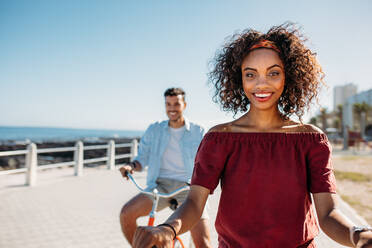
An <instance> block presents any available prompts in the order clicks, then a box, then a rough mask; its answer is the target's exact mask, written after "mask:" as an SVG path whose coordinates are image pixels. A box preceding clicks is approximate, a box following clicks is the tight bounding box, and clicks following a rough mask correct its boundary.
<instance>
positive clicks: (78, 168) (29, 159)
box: [0, 139, 138, 186]
mask: <svg viewBox="0 0 372 248" xmlns="http://www.w3.org/2000/svg"><path fill="white" fill-rule="evenodd" d="M137 146H138V142H137V140H136V139H133V140H132V142H131V143H122V144H115V142H114V141H113V140H110V141H109V142H108V144H107V145H92V146H84V144H83V142H81V141H78V142H76V144H75V146H74V147H59V148H42V149H37V147H36V144H34V143H31V144H29V145H28V146H27V150H17V151H4V152H0V157H6V156H15V155H26V160H25V168H20V169H13V170H4V171H0V176H1V175H9V174H15V173H24V172H25V173H26V185H28V186H33V185H35V184H36V178H37V171H38V170H45V169H51V168H58V167H67V166H74V175H75V176H81V175H82V174H83V168H84V164H88V163H97V162H106V165H107V169H109V170H114V169H115V164H116V163H115V160H117V159H123V158H131V159H133V158H134V157H135V156H137ZM122 147H130V153H126V154H118V155H116V153H115V149H116V148H122ZM100 149H106V150H107V156H106V157H99V158H91V159H84V151H88V150H100ZM56 152H74V160H73V161H68V162H62V163H52V164H47V165H41V166H38V163H37V155H38V154H42V153H56Z"/></svg>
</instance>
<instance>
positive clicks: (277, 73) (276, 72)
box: [269, 71, 280, 77]
mask: <svg viewBox="0 0 372 248" xmlns="http://www.w3.org/2000/svg"><path fill="white" fill-rule="evenodd" d="M279 74H280V73H279V72H278V71H273V72H270V73H269V75H270V76H271V77H276V76H279Z"/></svg>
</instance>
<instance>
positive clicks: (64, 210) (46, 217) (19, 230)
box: [0, 168, 362, 248]
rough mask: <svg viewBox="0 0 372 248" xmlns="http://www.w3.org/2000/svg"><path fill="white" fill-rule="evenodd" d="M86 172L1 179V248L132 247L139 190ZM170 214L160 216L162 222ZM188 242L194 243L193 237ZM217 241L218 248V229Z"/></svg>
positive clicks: (103, 173)
mask: <svg viewBox="0 0 372 248" xmlns="http://www.w3.org/2000/svg"><path fill="white" fill-rule="evenodd" d="M84 173H85V174H84V175H83V176H82V177H74V176H72V174H73V169H70V168H65V169H52V170H47V171H43V172H40V173H39V175H38V185H37V186H35V187H32V188H31V187H25V186H23V184H24V178H25V176H24V175H23V174H19V175H8V176H2V177H0V247H1V248H44V247H45V248H84V247H87V248H88V247H89V248H94V247H97V248H98V247H99V248H106V247H107V248H109V247H115V248H117V247H130V246H129V245H128V243H127V242H126V241H125V239H124V238H123V236H122V234H121V231H120V226H119V222H118V216H119V211H120V209H121V206H122V205H123V204H124V203H125V202H126V201H127V200H128V199H129V198H130V197H132V196H134V195H135V194H136V189H135V188H134V186H133V185H132V184H131V183H130V182H126V181H123V179H122V178H121V176H120V175H119V173H118V172H117V171H108V170H106V169H105V168H94V169H93V168H88V169H85V170H84ZM136 179H137V180H138V181H139V182H140V183H142V185H143V184H144V183H145V174H144V173H137V174H136ZM218 197H219V192H218V191H217V192H216V193H215V194H214V195H213V196H211V198H210V199H211V200H210V203H211V206H210V216H211V220H214V219H215V215H216V210H217V205H218ZM342 206H343V211H344V212H345V214H346V215H347V216H349V217H350V218H351V219H353V221H355V222H356V223H359V224H362V223H361V221H362V220H360V219H358V218H356V217H355V215H354V213H353V211H352V210H350V209H349V208H348V207H347V206H346V207H345V205H344V204H343V205H342ZM170 213H171V212H170V211H169V210H164V211H162V212H160V214H159V215H158V221H159V222H161V221H162V220H164V219H165V218H166V216H168V215H169V214H170ZM145 222H146V219H141V220H140V223H143V224H145ZM212 224H213V223H212ZM184 239H186V240H187V241H186V243H188V239H189V235H188V234H186V235H184ZM212 239H213V247H216V246H217V234H216V232H215V230H214V228H213V230H212ZM317 243H318V244H319V247H320V248H322V247H323V248H332V247H342V246H338V245H337V244H336V243H334V242H333V241H330V240H329V239H328V238H325V237H324V236H323V235H320V237H319V238H317Z"/></svg>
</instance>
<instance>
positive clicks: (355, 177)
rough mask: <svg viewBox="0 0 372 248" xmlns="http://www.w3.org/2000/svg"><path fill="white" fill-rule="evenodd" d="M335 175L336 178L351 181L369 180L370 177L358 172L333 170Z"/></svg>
mask: <svg viewBox="0 0 372 248" xmlns="http://www.w3.org/2000/svg"><path fill="white" fill-rule="evenodd" d="M335 176H336V179H337V180H350V181H353V182H369V181H371V177H369V176H367V175H364V174H361V173H358V172H349V171H339V170H335Z"/></svg>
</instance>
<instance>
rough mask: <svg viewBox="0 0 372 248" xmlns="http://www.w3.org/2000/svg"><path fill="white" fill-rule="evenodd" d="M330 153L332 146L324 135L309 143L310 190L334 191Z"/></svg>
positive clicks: (319, 191) (313, 191)
mask: <svg viewBox="0 0 372 248" xmlns="http://www.w3.org/2000/svg"><path fill="white" fill-rule="evenodd" d="M331 154H332V147H331V144H330V143H329V141H328V139H327V137H326V136H325V135H324V136H323V138H322V139H320V140H318V141H315V142H314V143H312V144H311V146H310V149H309V151H308V153H307V162H308V172H309V177H308V179H309V181H308V183H309V190H310V192H312V193H321V192H329V193H336V179H335V176H334V173H333V166H332V161H331Z"/></svg>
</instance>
